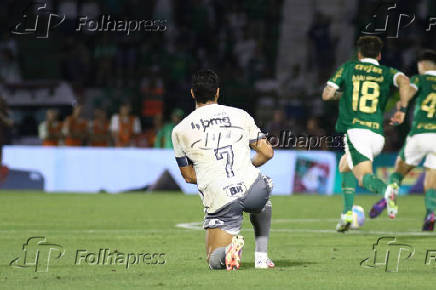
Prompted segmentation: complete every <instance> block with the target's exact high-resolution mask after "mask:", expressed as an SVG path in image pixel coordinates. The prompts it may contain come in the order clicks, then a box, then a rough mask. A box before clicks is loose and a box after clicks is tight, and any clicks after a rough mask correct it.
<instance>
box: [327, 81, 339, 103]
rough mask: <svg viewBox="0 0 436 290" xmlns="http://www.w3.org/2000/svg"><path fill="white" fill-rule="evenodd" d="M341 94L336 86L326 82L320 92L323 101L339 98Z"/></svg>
mask: <svg viewBox="0 0 436 290" xmlns="http://www.w3.org/2000/svg"><path fill="white" fill-rule="evenodd" d="M341 96H342V92H340V91H338V90H337V88H335V87H333V86H331V85H329V84H327V85H326V86H325V87H324V90H323V92H322V99H323V101H331V100H339V99H340V98H341Z"/></svg>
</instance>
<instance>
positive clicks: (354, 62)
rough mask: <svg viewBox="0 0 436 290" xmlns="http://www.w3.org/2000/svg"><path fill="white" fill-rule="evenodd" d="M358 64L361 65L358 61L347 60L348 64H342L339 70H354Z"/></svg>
mask: <svg viewBox="0 0 436 290" xmlns="http://www.w3.org/2000/svg"><path fill="white" fill-rule="evenodd" d="M358 63H359V61H358V60H355V59H350V60H347V61H346V62H344V63H343V64H341V65H340V66H339V68H338V69H348V68H352V67H354V66H355V65H356V64H358Z"/></svg>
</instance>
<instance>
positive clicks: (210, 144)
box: [172, 70, 274, 270]
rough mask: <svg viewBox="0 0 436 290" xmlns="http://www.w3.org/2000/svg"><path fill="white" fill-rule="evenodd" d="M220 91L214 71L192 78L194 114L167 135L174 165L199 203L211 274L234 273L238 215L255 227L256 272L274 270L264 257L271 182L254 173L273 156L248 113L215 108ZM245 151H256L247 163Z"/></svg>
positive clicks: (238, 252)
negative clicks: (245, 214)
mask: <svg viewBox="0 0 436 290" xmlns="http://www.w3.org/2000/svg"><path fill="white" fill-rule="evenodd" d="M219 90H220V89H219V86H218V76H217V75H216V74H215V73H214V72H213V71H211V70H202V71H199V72H197V73H195V74H194V75H193V77H192V89H191V95H192V98H193V99H194V100H195V103H196V109H195V110H194V111H193V112H192V113H191V114H190V115H189V116H187V117H186V118H185V119H183V120H182V121H181V122H180V123H179V124H178V125H177V126H176V127H175V128H174V129H173V132H172V141H173V145H174V152H175V156H176V161H177V164H178V166H179V168H180V172H181V174H182V176H183V177H184V179H185V181H186V182H187V183H192V184H197V186H198V191H199V194H200V197H201V198H202V201H203V205H204V211H205V217H204V225H203V227H204V229H206V252H207V259H208V262H209V267H210V269H224V268H227V270H232V269H233V270H235V269H239V265H240V259H241V253H242V247H243V246H244V239H243V237H242V236H240V235H238V233H239V231H240V229H241V225H242V218H243V217H242V213H243V212H248V213H250V221H251V223H252V224H253V227H254V234H255V240H256V249H255V267H256V268H263V269H266V268H273V267H274V263H273V262H272V261H271V260H270V259H269V258H268V255H267V249H268V240H269V231H270V227H271V213H272V209H271V202H270V201H269V195H270V192H271V190H272V182H271V179H269V178H268V177H266V176H263V175H262V174H261V173H260V170H259V169H258V168H257V167H259V166H261V165H263V164H264V163H266V162H267V161H268V160H270V159H271V158H272V157H273V154H274V153H273V149H272V147H271V145H270V144H269V143H268V142H267V141H266V139H265V136H264V135H263V134H262V133H261V132H260V130H259V128H258V127H257V126H256V124H255V123H254V120H253V118H252V117H251V116H250V115H249V114H248V113H247V112H245V111H243V110H240V109H237V108H233V107H228V106H223V105H218V104H217V100H218V96H219ZM250 148H252V149H254V150H255V151H256V154H255V155H254V157H253V158H252V159H250Z"/></svg>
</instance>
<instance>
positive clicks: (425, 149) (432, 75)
mask: <svg viewBox="0 0 436 290" xmlns="http://www.w3.org/2000/svg"><path fill="white" fill-rule="evenodd" d="M418 72H419V75H417V76H414V77H412V79H411V88H412V89H411V93H410V98H412V97H414V96H415V97H416V107H415V112H414V118H413V124H412V128H411V130H410V132H409V135H408V136H407V139H406V142H405V144H404V146H403V148H402V149H401V151H400V154H399V156H398V158H397V161H396V163H395V171H394V173H392V174H391V176H390V177H389V184H390V185H391V186H395V187H398V186H399V185H400V184H401V181H402V180H403V178H404V176H406V175H407V173H409V171H410V170H412V169H413V168H415V167H416V166H418V164H419V163H420V162H421V161H422V160H423V159H424V157H425V162H424V167H425V172H426V174H425V180H424V190H425V207H426V210H427V212H426V214H425V218H424V225H423V226H422V230H423V231H432V230H433V228H434V223H435V217H434V210H435V208H436V52H435V51H433V50H426V51H423V52H422V53H421V54H420V55H419V56H418ZM385 207H386V202H385V200H380V201H379V202H377V203H376V204H375V205H374V206H373V207H372V209H371V211H370V217H371V218H375V217H377V216H378V215H379V214H380V213H381V212H382V211H383V210H384V208H385Z"/></svg>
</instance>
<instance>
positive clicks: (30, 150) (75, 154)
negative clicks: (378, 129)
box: [3, 146, 336, 195]
mask: <svg viewBox="0 0 436 290" xmlns="http://www.w3.org/2000/svg"><path fill="white" fill-rule="evenodd" d="M3 160H4V164H5V165H6V166H8V167H9V168H10V169H11V170H22V171H25V173H26V174H29V178H41V176H42V178H43V179H44V181H43V188H44V190H46V191H49V192H50V191H51V192H53V191H67V192H98V191H101V190H105V191H107V192H110V193H116V192H121V191H126V190H132V189H136V188H142V187H145V186H146V185H150V184H153V183H154V182H155V181H156V180H157V179H158V178H159V176H160V175H161V174H162V173H163V172H164V171H165V169H167V170H168V171H169V172H170V174H171V175H172V176H173V177H174V179H175V181H176V183H177V184H178V185H179V186H180V188H181V189H182V190H183V191H184V192H185V193H187V194H196V193H197V189H196V186H194V185H190V184H186V183H185V181H184V180H183V178H182V177H181V176H180V172H179V169H178V167H177V164H176V162H175V160H174V154H173V151H172V150H166V149H137V148H126V149H121V148H92V147H40V146H5V147H4V152H3ZM335 166H336V157H335V154H334V153H332V152H306V151H276V152H275V156H274V158H273V159H272V160H271V161H270V162H268V163H267V164H266V165H264V166H263V167H262V168H261V170H262V172H263V173H264V174H266V175H268V176H270V177H271V178H272V179H273V182H274V190H273V194H276V195H289V194H292V192H293V191H294V189H296V190H297V191H298V192H302V191H305V190H304V189H305V188H307V191H313V192H321V193H322V194H331V193H332V192H333V186H334V178H335ZM38 173H39V174H38ZM297 185H298V186H297ZM294 187H295V188H294Z"/></svg>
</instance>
